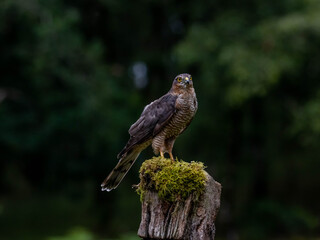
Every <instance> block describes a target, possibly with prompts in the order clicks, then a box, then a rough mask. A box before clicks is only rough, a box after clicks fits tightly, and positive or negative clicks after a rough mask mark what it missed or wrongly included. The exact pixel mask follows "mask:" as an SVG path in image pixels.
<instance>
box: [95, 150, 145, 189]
mask: <svg viewBox="0 0 320 240" xmlns="http://www.w3.org/2000/svg"><path fill="white" fill-rule="evenodd" d="M140 152H141V151H137V150H134V149H133V150H132V152H130V151H129V152H128V153H125V154H123V155H122V157H121V159H120V160H119V162H118V164H117V166H115V168H114V169H113V170H112V171H111V173H110V174H109V176H108V177H107V178H106V179H105V180H104V181H103V183H102V184H101V190H102V191H108V192H109V191H111V190H112V189H115V188H116V187H118V185H119V184H120V182H121V181H122V179H123V178H124V176H125V175H126V174H127V172H128V171H129V170H130V168H131V167H132V165H133V164H134V162H135V161H136V159H137V158H138V156H139V154H140Z"/></svg>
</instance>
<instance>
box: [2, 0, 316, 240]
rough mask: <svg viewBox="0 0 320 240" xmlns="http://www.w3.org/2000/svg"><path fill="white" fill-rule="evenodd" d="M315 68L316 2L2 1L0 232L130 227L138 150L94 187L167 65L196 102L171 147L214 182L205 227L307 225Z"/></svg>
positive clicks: (310, 230) (310, 222)
mask: <svg viewBox="0 0 320 240" xmlns="http://www.w3.org/2000/svg"><path fill="white" fill-rule="evenodd" d="M138 66H139V68H138ZM319 66H320V2H319V1H318V0H283V1H275V0H270V1H262V0H243V1H236V0H230V1H222V0H216V1H207V0H201V1H184V2H181V1H144V0H138V1H129V0H123V1H115V0H97V1H84V0H78V1H75V0H65V1H62V0H47V1H41V0H2V1H1V2H0V149H1V160H0V179H1V181H0V193H1V195H0V238H1V239H10V240H15V239H32V240H37V239H50V240H52V239H78V240H81V239H97V238H98V239H100V238H101V239H108V238H113V239H115V238H117V237H121V236H122V239H131V236H132V239H136V237H135V236H134V234H130V235H126V233H127V232H129V233H130V232H131V233H132V232H135V231H136V230H137V229H138V226H139V221H140V203H139V198H138V197H137V196H136V194H135V193H134V191H133V190H132V189H131V188H130V186H131V185H132V184H134V183H137V182H138V169H139V166H140V165H141V161H142V160H143V159H147V158H150V157H151V156H152V152H151V150H150V149H149V150H147V151H145V152H144V153H143V154H142V155H141V157H140V158H139V160H138V161H137V163H136V164H135V166H134V167H133V168H132V170H131V171H130V173H129V174H128V175H127V177H126V179H125V180H124V182H123V183H122V184H121V185H120V186H119V188H118V189H117V190H115V191H112V192H111V193H105V192H103V193H102V192H100V188H99V185H100V182H101V181H102V180H103V179H104V177H105V176H106V175H107V174H108V172H109V171H110V170H111V169H112V167H113V166H114V165H115V164H116V161H117V160H116V154H117V153H118V152H119V151H120V150H121V149H122V147H123V146H124V144H125V143H126V141H127V138H128V134H127V130H128V128H129V126H130V124H132V123H133V122H134V121H135V120H136V119H137V117H138V116H139V114H140V112H141V111H142V109H143V107H144V106H145V105H146V104H148V103H149V102H150V101H152V100H154V99H156V98H158V97H160V96H161V95H163V94H164V93H166V91H167V90H168V89H169V88H170V85H171V81H172V79H173V77H174V76H175V75H177V74H179V73H181V72H189V73H191V74H192V75H193V79H194V84H195V88H196V92H197V96H198V101H199V110H198V112H197V115H196V117H195V119H194V121H193V123H192V124H191V125H190V128H189V129H188V130H187V131H186V132H185V133H184V134H183V135H182V136H181V137H180V138H179V139H178V141H177V142H176V144H175V149H174V154H175V155H177V156H179V158H183V159H185V160H186V161H202V162H204V163H205V165H207V166H208V168H207V170H208V172H209V173H210V174H211V175H212V176H213V177H214V178H215V179H216V180H217V181H219V182H220V183H221V184H222V186H223V194H222V205H221V211H220V214H219V216H218V223H217V238H218V239H228V240H233V239H249V240H250V239H312V238H315V237H317V236H319V234H320V232H319V229H320V222H319V218H320V205H319V199H320V191H319V189H320V179H319V174H318V172H319V169H320V159H319V156H320V148H319V142H320V110H319V109H320V90H319V89H320V81H319V76H320V68H319ZM139 69H140V70H139ZM139 74H140V75H139ZM139 81H140V82H139ZM78 226H80V228H78ZM56 236H57V237H56ZM60 236H61V237H60Z"/></svg>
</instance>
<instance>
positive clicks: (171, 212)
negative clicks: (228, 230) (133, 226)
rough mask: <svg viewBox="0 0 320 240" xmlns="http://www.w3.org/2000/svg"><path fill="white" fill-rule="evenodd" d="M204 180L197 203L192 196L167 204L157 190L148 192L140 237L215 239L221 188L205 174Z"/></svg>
mask: <svg viewBox="0 0 320 240" xmlns="http://www.w3.org/2000/svg"><path fill="white" fill-rule="evenodd" d="M205 177H206V182H205V188H204V192H203V193H202V194H201V195H200V197H199V198H198V199H196V200H195V199H194V196H193V195H192V194H191V195H190V196H188V197H187V198H186V199H185V200H183V201H182V200H176V201H173V202H168V201H166V200H163V199H161V198H160V197H159V195H158V193H157V192H156V191H155V190H146V191H145V192H144V195H143V199H142V218H141V223H140V227H139V230H138V236H139V237H141V238H142V239H145V240H149V239H171V240H178V239H179V240H181V239H190V240H213V239H214V236H215V230H216V229H215V224H214V222H215V219H216V216H217V214H218V211H219V207H220V195H221V185H220V184H219V183H218V182H216V181H215V180H214V179H213V178H212V177H211V176H210V175H209V174H207V173H206V172H205ZM140 178H141V176H140Z"/></svg>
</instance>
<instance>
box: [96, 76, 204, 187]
mask: <svg viewBox="0 0 320 240" xmlns="http://www.w3.org/2000/svg"><path fill="white" fill-rule="evenodd" d="M197 108H198V102H197V98H196V93H195V91H194V88H193V82H192V77H191V75H190V74H187V73H183V74H180V75H178V76H176V77H175V78H174V80H173V83H172V87H171V89H170V90H169V92H168V93H167V94H165V95H164V96H162V97H161V98H159V99H157V100H155V101H153V102H152V103H150V104H149V105H147V106H146V107H145V108H144V110H143V112H142V114H141V116H140V118H139V119H138V120H137V121H136V122H135V123H134V124H133V125H132V126H131V127H130V129H129V134H130V139H129V141H128V143H127V144H126V146H125V147H124V148H123V150H122V151H121V152H120V153H119V154H118V159H119V162H118V164H117V165H116V167H115V168H114V169H113V170H112V172H111V173H110V174H109V176H108V177H107V178H106V179H105V180H104V181H103V183H102V184H101V188H102V191H111V190H112V189H115V188H116V187H117V186H118V185H119V183H120V182H121V180H122V179H123V178H124V176H125V175H126V174H127V172H128V171H129V169H130V168H131V166H132V165H133V163H134V162H135V160H136V159H137V157H138V156H139V154H140V152H141V151H142V150H144V149H145V148H146V147H148V146H149V145H152V148H153V151H154V153H155V154H157V155H158V154H159V153H160V155H161V157H164V153H169V155H170V158H171V160H172V161H174V158H173V155H172V148H173V144H174V142H175V140H176V138H177V137H178V136H179V135H180V134H181V133H182V132H183V131H184V130H185V129H186V128H187V127H188V126H189V124H190V122H191V120H192V119H193V117H194V115H195V113H196V111H197Z"/></svg>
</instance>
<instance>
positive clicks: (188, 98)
mask: <svg viewBox="0 0 320 240" xmlns="http://www.w3.org/2000/svg"><path fill="white" fill-rule="evenodd" d="M176 108H177V111H176V112H175V114H174V115H173V116H172V119H171V121H170V122H169V123H168V125H167V126H166V127H165V129H164V130H163V133H164V135H165V138H171V137H177V136H178V135H179V134H180V133H181V132H182V131H183V130H184V129H185V128H186V127H187V126H188V125H189V123H190V121H191V120H192V118H193V117H194V115H195V113H196V111H197V108H198V103H197V98H196V95H195V93H194V91H193V92H191V93H184V94H181V95H179V97H178V99H177V102H176Z"/></svg>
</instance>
